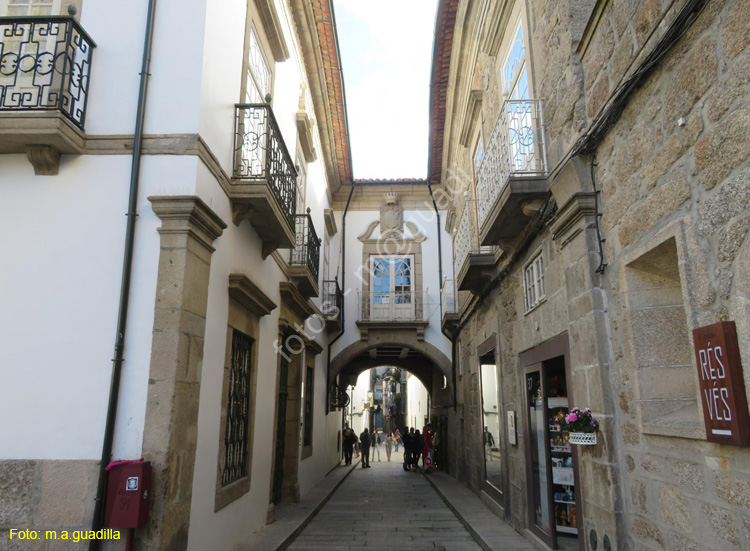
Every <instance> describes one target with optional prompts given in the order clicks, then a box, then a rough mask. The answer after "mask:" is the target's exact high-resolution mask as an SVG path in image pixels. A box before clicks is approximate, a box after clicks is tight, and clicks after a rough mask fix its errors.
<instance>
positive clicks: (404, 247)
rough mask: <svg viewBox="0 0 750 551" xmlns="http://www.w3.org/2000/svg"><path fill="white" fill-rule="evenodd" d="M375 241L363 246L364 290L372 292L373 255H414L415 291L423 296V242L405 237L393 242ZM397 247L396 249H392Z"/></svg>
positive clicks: (364, 291) (417, 294) (416, 294)
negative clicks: (402, 239)
mask: <svg viewBox="0 0 750 551" xmlns="http://www.w3.org/2000/svg"><path fill="white" fill-rule="evenodd" d="M368 241H369V240H368ZM373 241H374V242H366V243H364V245H363V246H362V267H363V270H362V292H363V294H364V293H370V292H371V291H372V287H371V285H370V273H371V270H372V263H371V257H373V256H413V257H414V266H412V273H413V278H414V286H413V291H412V293H414V295H415V296H421V295H422V293H423V290H424V288H423V286H422V282H423V278H422V244H421V243H419V242H417V241H414V240H408V239H405V240H404V241H400V242H395V241H394V242H392V241H387V242H386V240H383V241H382V242H381V241H380V240H373ZM390 249H395V250H390Z"/></svg>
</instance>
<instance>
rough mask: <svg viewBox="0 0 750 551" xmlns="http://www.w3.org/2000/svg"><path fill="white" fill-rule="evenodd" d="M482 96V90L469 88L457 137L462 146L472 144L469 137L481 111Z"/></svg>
mask: <svg viewBox="0 0 750 551" xmlns="http://www.w3.org/2000/svg"><path fill="white" fill-rule="evenodd" d="M483 96H484V92H483V91H482V90H471V91H470V92H469V97H468V98H467V100H466V107H465V109H464V116H463V123H462V124H461V135H460V137H459V142H460V143H461V145H463V146H464V147H469V146H470V145H472V144H471V137H472V135H473V134H474V125H475V124H476V122H477V119H478V118H479V113H480V112H481V111H482V98H483Z"/></svg>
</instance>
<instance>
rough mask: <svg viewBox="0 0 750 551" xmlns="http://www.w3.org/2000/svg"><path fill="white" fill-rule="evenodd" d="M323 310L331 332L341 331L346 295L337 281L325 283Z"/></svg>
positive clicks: (326, 281)
mask: <svg viewBox="0 0 750 551" xmlns="http://www.w3.org/2000/svg"><path fill="white" fill-rule="evenodd" d="M321 310H322V311H323V316H324V317H325V319H326V327H327V328H328V329H329V330H331V331H341V329H342V327H343V325H342V324H343V315H344V293H342V292H341V288H340V287H339V282H338V281H336V280H325V281H323V305H322V308H321Z"/></svg>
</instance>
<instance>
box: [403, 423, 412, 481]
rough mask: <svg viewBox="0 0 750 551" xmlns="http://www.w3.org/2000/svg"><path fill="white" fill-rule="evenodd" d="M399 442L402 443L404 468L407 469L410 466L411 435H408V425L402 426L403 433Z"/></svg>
mask: <svg viewBox="0 0 750 551" xmlns="http://www.w3.org/2000/svg"><path fill="white" fill-rule="evenodd" d="M401 443H402V444H403V445H404V470H405V471H408V470H409V469H410V468H411V449H410V448H409V445H410V444H411V436H410V435H409V427H404V433H403V434H402V435H401Z"/></svg>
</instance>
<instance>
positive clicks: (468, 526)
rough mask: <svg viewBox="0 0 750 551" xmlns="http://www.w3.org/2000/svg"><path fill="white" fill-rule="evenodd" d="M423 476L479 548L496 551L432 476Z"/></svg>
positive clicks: (485, 550)
mask: <svg viewBox="0 0 750 551" xmlns="http://www.w3.org/2000/svg"><path fill="white" fill-rule="evenodd" d="M421 474H422V478H425V479H427V482H429V483H430V486H432V489H433V490H435V492H436V493H437V495H439V496H440V499H442V500H443V503H445V506H446V507H448V509H450V510H451V512H453V514H454V515H456V518H457V519H458V520H459V521H460V522H461V524H463V526H464V528H466V530H467V531H468V532H469V534H471V537H472V538H474V541H476V542H477V543H478V544H479V546H480V547H481V548H482V549H484V551H495V550H493V549H492V547H490V545H489V544H488V543H487V542H486V541H484V539H483V538H482V536H481V535H479V532H477V531H476V530H475V529H474V528H473V527H472V525H471V523H469V521H468V520H466V518H464V516H463V515H462V514H461V513H460V512H459V511H458V509H457V508H456V507H454V506H453V504H452V503H451V502H450V500H449V499H448V498H447V497H446V496H445V494H444V493H443V492H442V491H440V488H439V487H438V485H437V484H436V483H435V482H433V481H432V475H426V474H424V472H422V473H421Z"/></svg>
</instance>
